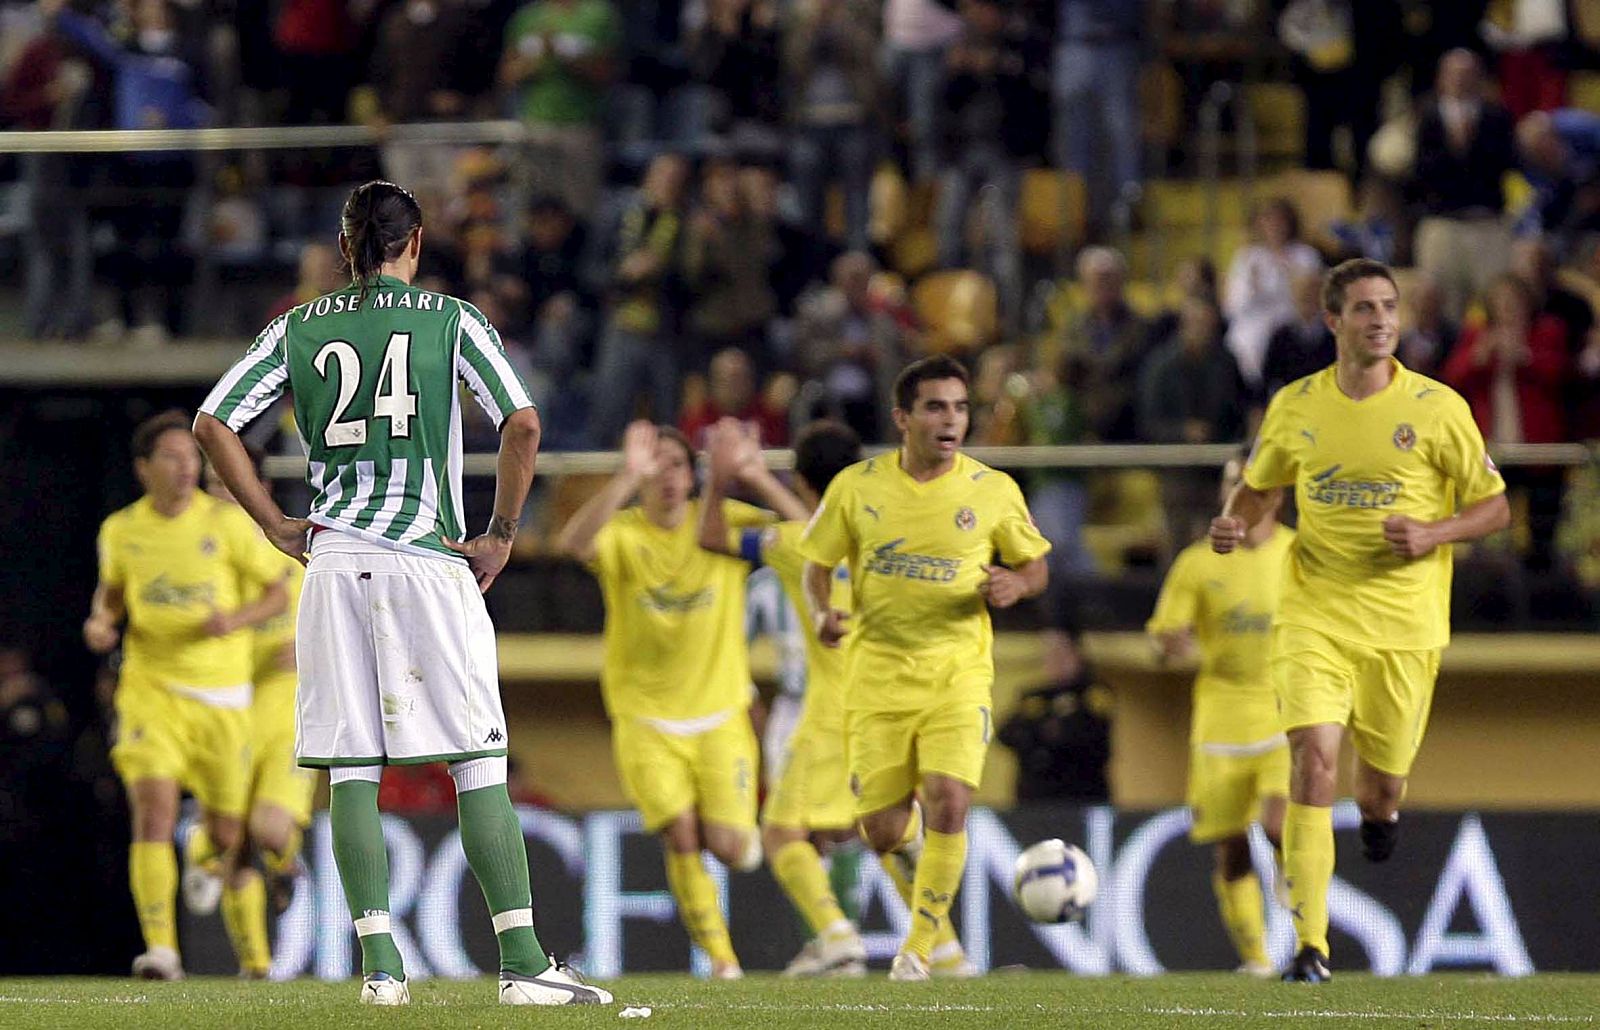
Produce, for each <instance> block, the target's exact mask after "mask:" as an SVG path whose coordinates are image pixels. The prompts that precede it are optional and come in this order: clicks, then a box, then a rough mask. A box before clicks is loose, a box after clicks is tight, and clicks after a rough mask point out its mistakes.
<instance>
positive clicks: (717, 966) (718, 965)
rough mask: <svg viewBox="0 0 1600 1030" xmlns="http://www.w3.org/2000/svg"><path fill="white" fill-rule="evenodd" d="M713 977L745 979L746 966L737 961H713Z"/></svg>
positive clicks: (719, 978)
mask: <svg viewBox="0 0 1600 1030" xmlns="http://www.w3.org/2000/svg"><path fill="white" fill-rule="evenodd" d="M711 979H713V980H743V979H744V967H743V966H741V965H739V963H737V962H713V963H711Z"/></svg>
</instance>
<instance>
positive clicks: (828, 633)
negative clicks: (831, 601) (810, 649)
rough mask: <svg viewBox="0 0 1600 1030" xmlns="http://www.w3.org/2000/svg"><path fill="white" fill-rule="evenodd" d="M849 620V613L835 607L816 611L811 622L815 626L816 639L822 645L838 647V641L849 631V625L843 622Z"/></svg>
mask: <svg viewBox="0 0 1600 1030" xmlns="http://www.w3.org/2000/svg"><path fill="white" fill-rule="evenodd" d="M849 621H850V613H849V612H842V611H840V610H839V609H837V608H829V609H828V610H827V611H825V612H818V613H817V614H816V615H815V616H814V618H813V622H814V624H815V625H816V628H817V639H818V640H820V641H822V646H823V647H838V646H839V641H841V640H843V639H844V635H845V634H846V633H848V632H850V627H849V626H847V625H845V623H847V622H849Z"/></svg>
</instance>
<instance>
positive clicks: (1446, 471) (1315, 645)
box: [1211, 258, 1510, 983]
mask: <svg viewBox="0 0 1600 1030" xmlns="http://www.w3.org/2000/svg"><path fill="white" fill-rule="evenodd" d="M1322 306H1323V309H1324V314H1323V318H1324V320H1325V321H1326V322H1327V324H1328V328H1329V329H1330V330H1331V331H1332V332H1333V335H1334V340H1335V344H1336V347H1337V354H1338V359H1337V361H1336V362H1335V363H1334V364H1333V365H1330V366H1329V367H1328V368H1325V369H1323V370H1322V371H1321V372H1317V373H1314V374H1313V375H1309V376H1306V377H1305V378H1303V379H1299V380H1296V381H1295V382H1292V383H1290V384H1288V385H1287V386H1285V387H1283V388H1282V389H1281V390H1279V391H1278V392H1277V394H1276V395H1274V396H1273V398H1272V402H1271V404H1269V405H1268V407H1267V414H1266V418H1265V420H1264V421H1263V422H1262V424H1261V432H1260V434H1259V436H1258V437H1257V440H1256V445H1255V450H1254V451H1253V453H1252V454H1251V456H1250V461H1249V463H1248V464H1247V465H1246V467H1245V471H1244V478H1243V480H1242V481H1241V482H1240V483H1239V485H1238V487H1236V488H1235V489H1234V491H1233V493H1232V494H1230V495H1229V497H1228V499H1227V502H1226V504H1224V506H1223V509H1222V514H1221V515H1219V516H1217V517H1216V518H1215V519H1213V520H1212V522H1211V544H1212V547H1213V548H1214V549H1215V550H1216V551H1218V552H1219V553H1223V554H1226V553H1228V552H1230V551H1232V550H1234V549H1235V548H1237V547H1238V546H1239V545H1240V544H1242V543H1243V542H1245V540H1246V539H1247V538H1248V536H1249V534H1250V533H1251V532H1252V529H1253V527H1255V526H1258V525H1259V524H1260V523H1261V522H1262V520H1264V519H1266V518H1268V517H1270V515H1271V513H1272V512H1273V511H1274V510H1275V508H1276V505H1277V501H1276V500H1275V496H1276V493H1277V490H1278V488H1280V487H1284V486H1290V485H1292V486H1293V487H1294V489H1295V501H1296V506H1297V508H1298V510H1299V515H1300V523H1299V532H1298V533H1297V534H1296V535H1295V540H1294V543H1293V545H1292V546H1291V547H1290V549H1289V565H1288V568H1287V570H1286V572H1285V580H1284V584H1283V595H1282V599H1281V601H1280V603H1279V606H1278V615H1277V620H1276V624H1275V626H1274V628H1273V631H1272V634H1273V635H1272V658H1271V675H1272V681H1273V687H1274V689H1275V690H1276V691H1277V694H1278V700H1279V704H1280V709H1281V712H1282V717H1283V725H1284V728H1285V729H1286V730H1287V731H1288V733H1289V747H1290V751H1291V755H1292V759H1291V765H1292V770H1291V774H1290V780H1289V806H1288V811H1287V814H1286V815H1285V818H1284V828H1283V847H1284V868H1285V872H1286V874H1287V882H1288V890H1289V899H1290V904H1291V908H1290V911H1291V913H1292V914H1293V916H1294V922H1295V933H1296V936H1297V938H1298V945H1299V947H1298V951H1297V953H1296V955H1295V958H1294V962H1293V963H1292V964H1291V966H1290V967H1289V969H1288V970H1287V971H1286V972H1285V973H1284V979H1286V980H1295V981H1301V982H1310V983H1320V982H1322V981H1325V980H1328V979H1330V978H1331V977H1332V973H1331V972H1330V970H1329V965H1328V885H1329V883H1330V882H1331V881H1332V879H1333V863H1334V850H1333V809H1332V805H1333V801H1334V792H1335V790H1336V789H1337V772H1338V761H1339V747H1340V743H1341V741H1342V740H1343V738H1344V735H1345V732H1346V729H1347V728H1348V731H1349V735H1350V741H1351V744H1352V745H1353V746H1354V748H1355V753H1356V774H1355V792H1356V803H1357V804H1358V805H1359V806H1360V808H1361V846H1362V850H1363V853H1364V854H1365V855H1366V857H1367V858H1368V859H1369V860H1371V861H1374V862H1382V861H1386V860H1387V859H1388V858H1389V856H1390V855H1391V854H1392V853H1393V851H1394V846H1395V839H1396V836H1397V833H1398V828H1399V827H1398V819H1399V816H1400V801H1401V799H1402V798H1403V797H1404V796H1405V786H1406V776H1407V775H1408V774H1409V773H1410V771H1411V763H1412V761H1413V760H1414V759H1415V758H1416V754H1417V749H1418V747H1419V746H1420V745H1421V743H1422V735H1423V731H1424V730H1425V729H1426V728H1427V724H1428V709H1429V706H1430V704H1431V702H1432V700H1433V685H1434V679H1435V677H1436V676H1437V675H1438V671H1439V653H1440V651H1441V650H1442V649H1443V648H1444V646H1445V645H1446V644H1447V643H1448V642H1449V639H1450V572H1451V545H1452V544H1455V543H1457V542H1460V541H1465V540H1476V539H1478V538H1479V537H1482V536H1486V535H1487V534H1489V533H1493V532H1495V531H1496V530H1500V529H1504V528H1505V527H1506V525H1507V524H1509V522H1510V509H1509V507H1508V506H1507V504H1506V499H1505V483H1504V481H1503V480H1502V479H1501V478H1500V473H1499V470H1497V469H1496V468H1495V466H1494V462H1493V461H1491V460H1490V458H1489V454H1488V452H1487V451H1486V450H1485V448H1484V443H1483V436H1482V435H1481V434H1480V433H1479V432H1478V427H1477V425H1476V424H1475V423H1474V422H1473V420H1472V412H1471V411H1470V410H1469V409H1468V407H1467V404H1466V402H1465V401H1464V400H1462V399H1461V397H1460V396H1459V395H1458V394H1457V393H1456V392H1455V391H1454V390H1452V389H1450V388H1449V387H1448V386H1445V385H1444V384H1443V383H1440V382H1438V381H1436V380H1433V379H1429V378H1427V377H1426V376H1422V375H1418V374H1417V373H1415V372H1412V371H1411V370H1409V369H1407V368H1405V367H1404V366H1402V365H1401V364H1400V362H1399V361H1398V360H1396V359H1395V356H1394V353H1395V347H1396V344H1397V343H1398V341H1399V338H1400V315H1399V311H1400V294H1399V290H1398V289H1397V288H1396V286H1395V280H1394V273H1393V272H1391V271H1390V270H1389V268H1388V266H1386V265H1384V264H1382V263H1380V262H1377V261H1371V260H1368V259H1364V258H1357V259H1355V260H1351V261H1346V262H1344V263H1343V264H1341V265H1339V266H1338V267H1336V268H1334V269H1332V270H1331V271H1329V272H1328V275H1327V278H1326V279H1325V280H1324V281H1323V288H1322Z"/></svg>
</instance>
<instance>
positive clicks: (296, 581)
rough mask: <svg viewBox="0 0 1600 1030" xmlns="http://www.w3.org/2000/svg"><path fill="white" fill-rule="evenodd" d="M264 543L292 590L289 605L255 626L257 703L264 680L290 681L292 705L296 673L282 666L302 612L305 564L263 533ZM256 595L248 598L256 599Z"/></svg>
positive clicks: (279, 684) (274, 684)
mask: <svg viewBox="0 0 1600 1030" xmlns="http://www.w3.org/2000/svg"><path fill="white" fill-rule="evenodd" d="M260 539H261V546H262V547H264V548H266V552H267V554H266V556H267V559H268V560H271V561H274V562H277V563H278V566H279V568H280V569H281V571H282V574H283V575H284V577H285V579H284V586H285V587H286V588H287V589H288V592H289V605H288V607H287V608H285V609H284V610H283V611H282V612H279V613H278V614H277V615H274V616H273V617H272V618H270V619H268V620H267V621H266V622H263V623H262V624H261V625H259V626H257V627H256V628H255V641H254V646H253V649H252V655H253V657H252V659H251V666H252V668H254V670H255V673H254V677H253V679H254V682H255V683H256V685H257V690H256V703H257V704H259V703H260V702H261V700H262V698H261V691H260V685H261V684H263V683H268V684H272V685H273V686H275V687H276V686H281V685H284V684H287V685H288V686H289V687H290V688H291V689H290V695H291V696H290V698H289V703H290V705H291V706H292V705H293V703H294V699H293V696H292V695H293V689H292V688H293V686H294V674H293V671H292V669H291V670H286V669H284V667H283V661H282V654H283V649H284V648H285V647H288V646H292V645H293V644H294V625H295V618H296V616H297V615H298V614H299V611H300V590H301V588H302V587H304V586H305V582H306V570H305V567H304V566H303V565H301V564H300V563H299V562H297V561H295V560H294V559H293V558H291V557H289V556H288V555H287V554H284V553H283V552H282V551H280V550H278V549H277V548H276V547H273V546H272V544H270V543H268V542H267V538H266V536H264V535H263V536H261V538H260ZM258 593H259V591H257V592H256V594H252V595H251V597H250V598H249V599H250V600H254V599H255V597H256V596H257V594H258Z"/></svg>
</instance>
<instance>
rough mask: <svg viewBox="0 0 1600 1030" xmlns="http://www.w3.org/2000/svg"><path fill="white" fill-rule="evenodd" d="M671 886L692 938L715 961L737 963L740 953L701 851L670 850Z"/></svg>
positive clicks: (669, 877) (668, 883)
mask: <svg viewBox="0 0 1600 1030" xmlns="http://www.w3.org/2000/svg"><path fill="white" fill-rule="evenodd" d="M667 886H668V887H669V888H671V890H672V896H673V898H675V899H676V900H677V902H678V916H679V918H680V919H682V920H683V927H684V929H685V930H688V931H689V939H690V940H692V941H694V942H695V943H696V944H698V945H699V946H700V947H701V949H702V950H704V951H705V953H706V954H707V955H709V956H711V961H712V962H715V963H718V964H719V965H734V966H737V965H738V964H739V957H738V956H737V955H735V954H734V953H733V940H732V938H730V937H729V936H728V924H727V923H726V922H725V921H724V920H723V918H722V907H721V905H720V904H718V902H717V885H716V884H715V883H713V882H712V880H711V876H710V874H709V873H707V872H706V867H705V866H704V865H703V864H702V863H701V861H700V853H699V852H698V851H694V852H689V853H682V852H677V851H672V850H668V851H667Z"/></svg>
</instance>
